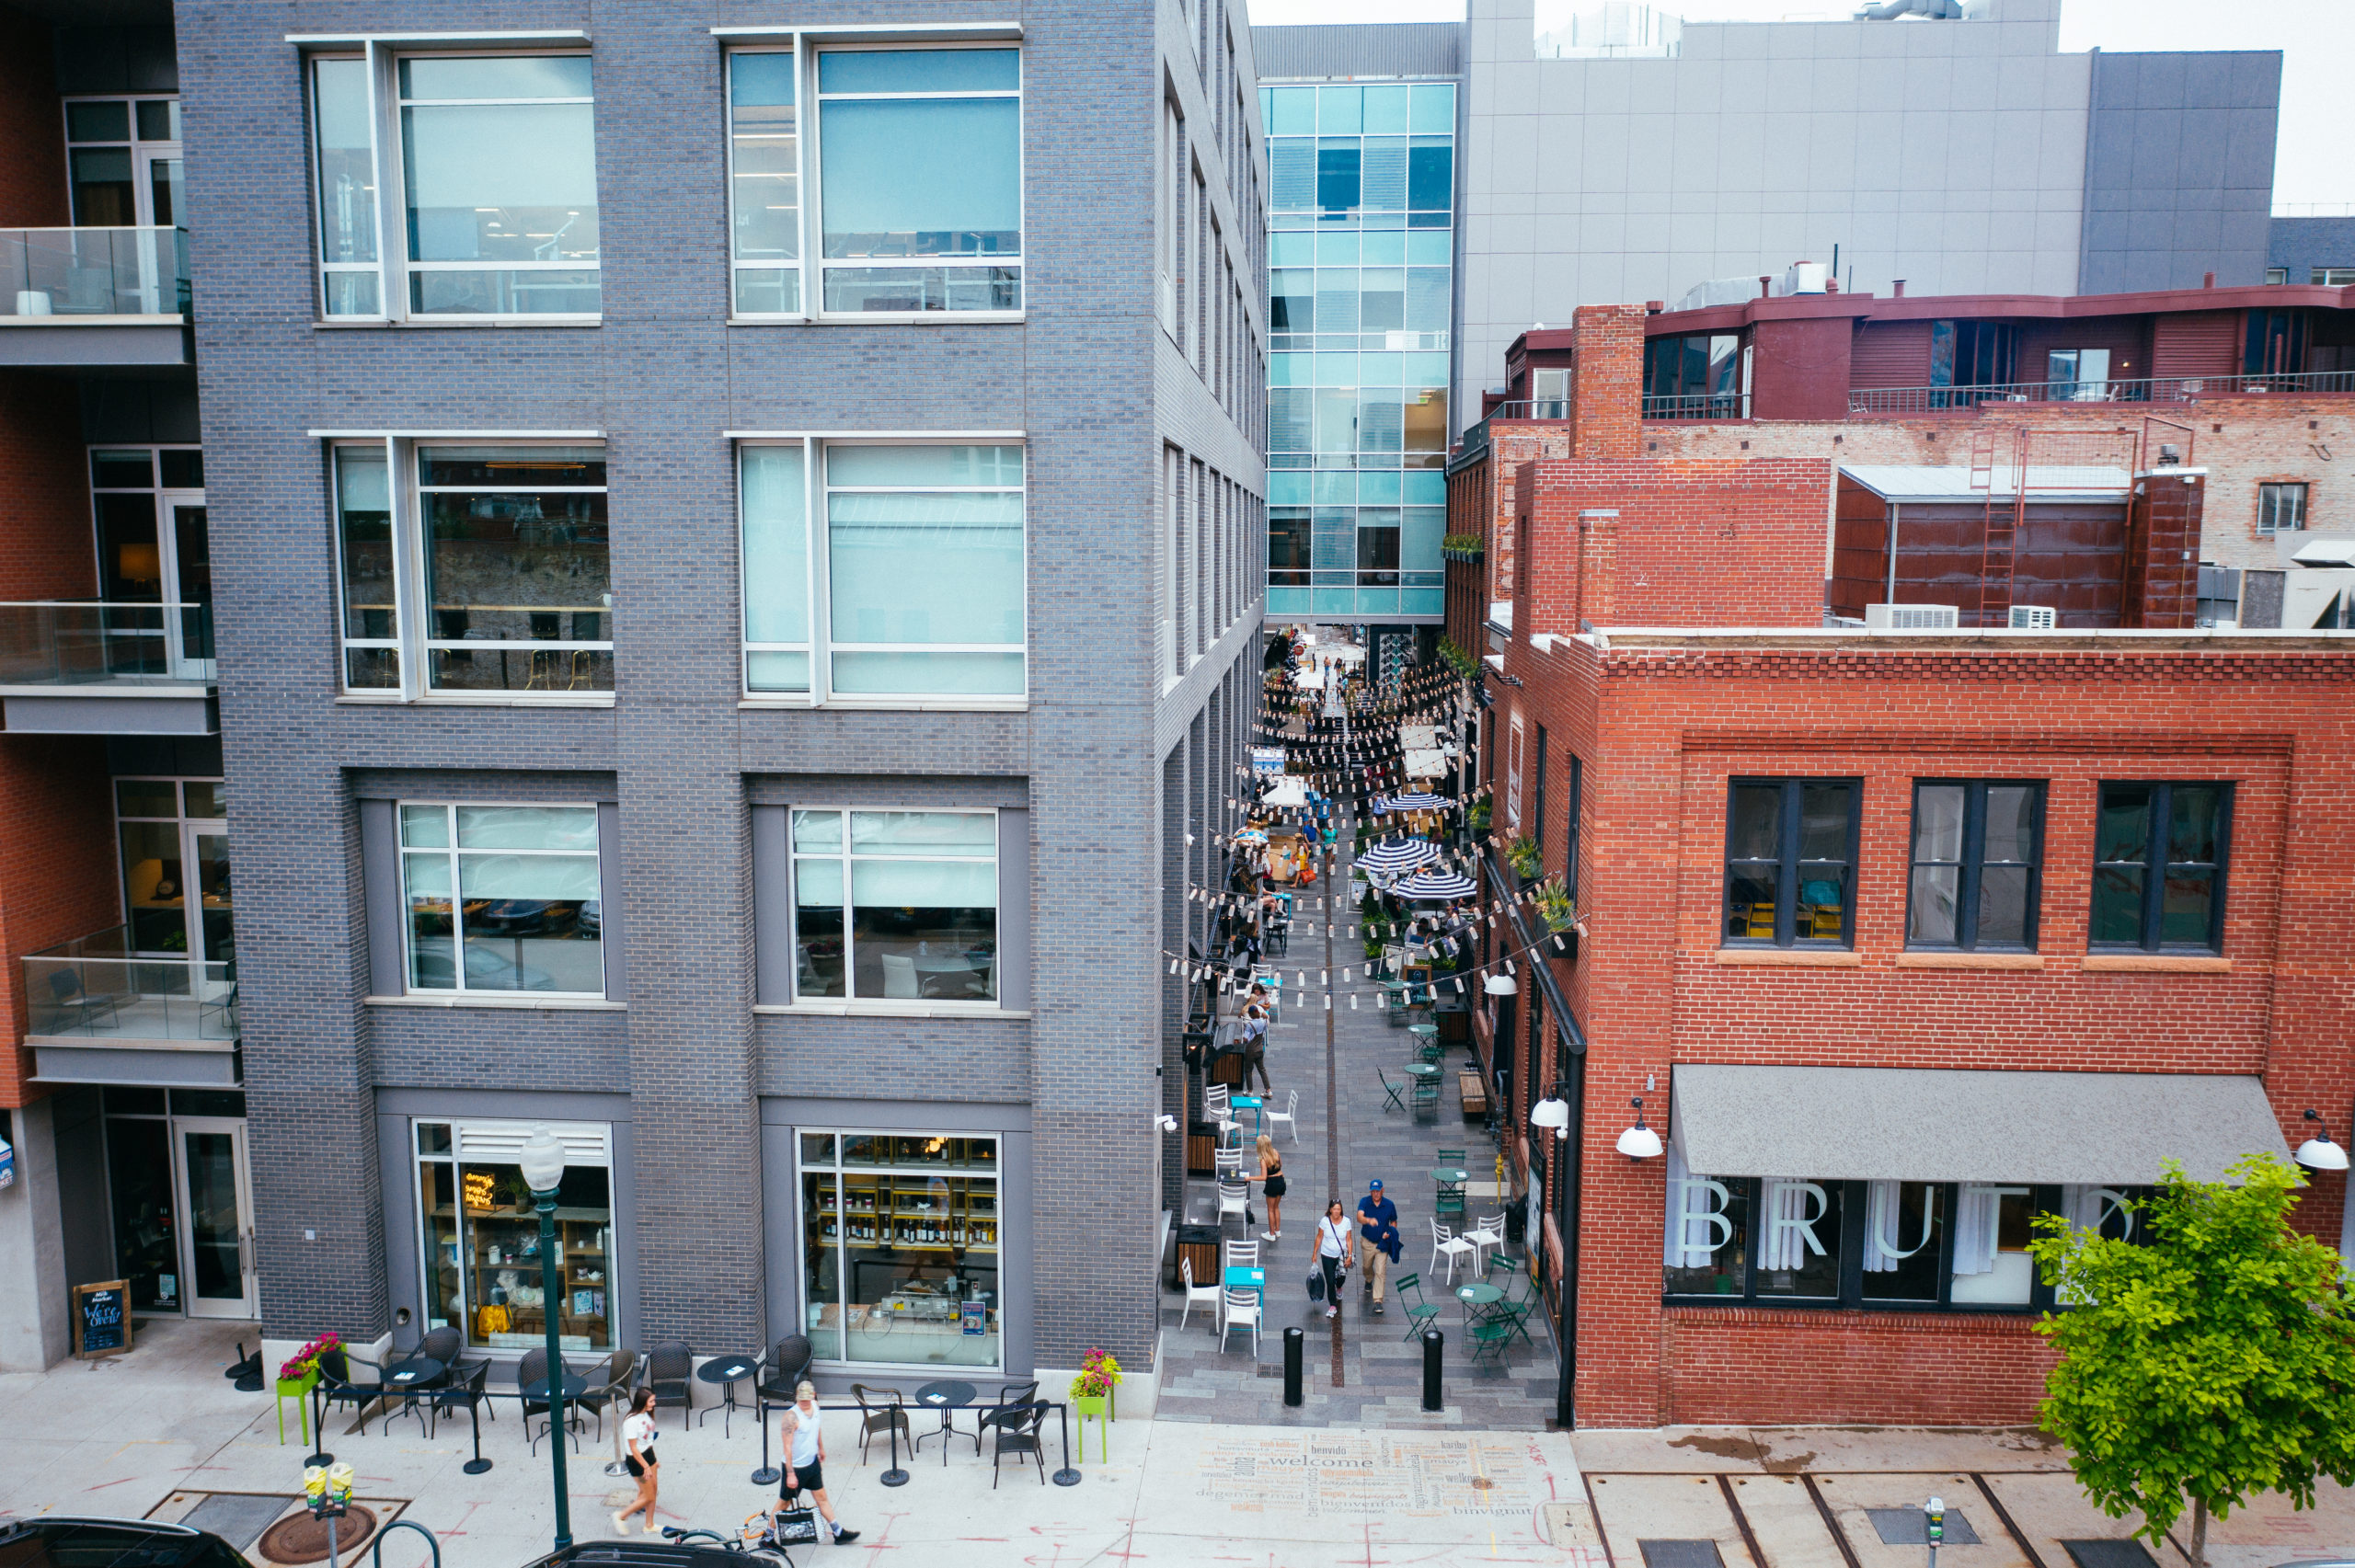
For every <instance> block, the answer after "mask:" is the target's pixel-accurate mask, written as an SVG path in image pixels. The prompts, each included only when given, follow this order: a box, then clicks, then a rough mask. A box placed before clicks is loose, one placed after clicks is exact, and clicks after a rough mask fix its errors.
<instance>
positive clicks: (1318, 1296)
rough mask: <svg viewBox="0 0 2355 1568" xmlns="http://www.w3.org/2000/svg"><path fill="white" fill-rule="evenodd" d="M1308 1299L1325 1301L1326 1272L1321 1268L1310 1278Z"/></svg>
mask: <svg viewBox="0 0 2355 1568" xmlns="http://www.w3.org/2000/svg"><path fill="white" fill-rule="evenodd" d="M1308 1299H1310V1300H1312V1301H1322V1300H1323V1299H1325V1271H1324V1270H1323V1269H1321V1268H1320V1269H1318V1270H1317V1271H1316V1272H1315V1274H1312V1275H1310V1276H1308Z"/></svg>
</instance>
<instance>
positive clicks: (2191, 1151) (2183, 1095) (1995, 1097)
mask: <svg viewBox="0 0 2355 1568" xmlns="http://www.w3.org/2000/svg"><path fill="white" fill-rule="evenodd" d="M1673 1088H1674V1099H1673V1102H1672V1105H1671V1119H1670V1135H1671V1137H1672V1138H1673V1139H1675V1141H1676V1146H1677V1149H1678V1150H1679V1152H1681V1153H1682V1154H1683V1157H1684V1162H1685V1163H1686V1164H1687V1165H1688V1166H1689V1167H1691V1169H1692V1171H1693V1173H1694V1174H1695V1175H1710V1176H1810V1177H1815V1178H1818V1179H1820V1180H1828V1181H1888V1180H1895V1181H1908V1182H2085V1183H2102V1184H2107V1185H2120V1184H2131V1183H2139V1182H2154V1181H2156V1180H2157V1179H2158V1177H2159V1173H2160V1171H2161V1168H2162V1167H2164V1166H2165V1163H2166V1162H2168V1161H2170V1160H2173V1161H2175V1162H2178V1163H2179V1164H2181V1165H2182V1167H2183V1169H2184V1173H2185V1174H2187V1175H2188V1176H2191V1177H2193V1178H2194V1179H2196V1180H2200V1181H2215V1180H2217V1179H2218V1178H2220V1177H2222V1176H2223V1173H2224V1168H2225V1167H2226V1166H2228V1165H2230V1164H2231V1163H2232V1162H2234V1161H2235V1160H2237V1159H2239V1158H2240V1157H2241V1156H2242V1155H2244V1154H2252V1153H2255V1152H2257V1150H2269V1151H2271V1152H2273V1153H2276V1154H2284V1155H2286V1154H2287V1153H2288V1151H2289V1150H2288V1148H2287V1146H2286V1145H2284V1144H2283V1142H2282V1140H2281V1128H2280V1123H2279V1122H2278V1121H2276V1120H2275V1118H2274V1115H2273V1107H2272V1105H2271V1104H2270V1103H2269V1102H2268V1101H2267V1099H2266V1097H2265V1087H2264V1085H2263V1084H2262V1083H2261V1082H2258V1081H2257V1079H2256V1078H2253V1077H2246V1076H2224V1075H2218V1074H2191V1073H2159V1072H1950V1071H1942V1070H1927V1069H1920V1070H1917V1069H1911V1068H1882V1067H1718V1066H1712V1065H1708V1064H1701V1065H1688V1066H1680V1067H1678V1068H1677V1069H1676V1070H1675V1072H1674V1074H1673Z"/></svg>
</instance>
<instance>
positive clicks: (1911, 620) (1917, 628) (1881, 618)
mask: <svg viewBox="0 0 2355 1568" xmlns="http://www.w3.org/2000/svg"><path fill="white" fill-rule="evenodd" d="M1959 624H1961V616H1960V614H1959V612H1957V611H1956V609H1955V607H1954V606H1953V605H1951V604H1867V605H1866V606H1865V626H1866V628H1867V630H1869V631H1875V632H1951V631H1953V630H1955V629H1956V627H1957V626H1959Z"/></svg>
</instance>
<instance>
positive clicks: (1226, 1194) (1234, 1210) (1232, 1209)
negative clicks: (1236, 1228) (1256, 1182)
mask: <svg viewBox="0 0 2355 1568" xmlns="http://www.w3.org/2000/svg"><path fill="white" fill-rule="evenodd" d="M1250 1211H1251V1184H1250V1183H1248V1182H1232V1181H1222V1182H1221V1183H1219V1185H1218V1217H1219V1219H1221V1220H1222V1221H1223V1220H1224V1219H1226V1217H1227V1216H1228V1215H1230V1214H1232V1215H1234V1216H1235V1218H1236V1219H1242V1218H1243V1217H1244V1216H1245V1215H1246V1214H1248V1213H1250Z"/></svg>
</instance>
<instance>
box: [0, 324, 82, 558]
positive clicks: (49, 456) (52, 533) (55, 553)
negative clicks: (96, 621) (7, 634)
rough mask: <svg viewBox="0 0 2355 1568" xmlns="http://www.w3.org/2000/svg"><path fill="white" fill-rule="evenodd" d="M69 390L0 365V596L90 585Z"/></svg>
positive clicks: (76, 417)
mask: <svg viewBox="0 0 2355 1568" xmlns="http://www.w3.org/2000/svg"><path fill="white" fill-rule="evenodd" d="M73 391H74V388H73V385H72V383H68V382H63V381H59V380H56V379H55V378H53V377H49V376H40V375H35V374H33V373H31V372H26V371H0V601H8V600H19V599H68V598H75V597H86V596H88V595H90V594H92V593H95V592H96V591H97V589H98V564H97V556H96V554H95V550H94V547H93V544H92V536H91V532H90V489H89V483H88V472H87V470H86V469H85V468H84V466H83V463H84V457H83V447H82V418H81V412H80V409H79V408H78V407H77V406H76V405H75V399H74V396H73Z"/></svg>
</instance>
